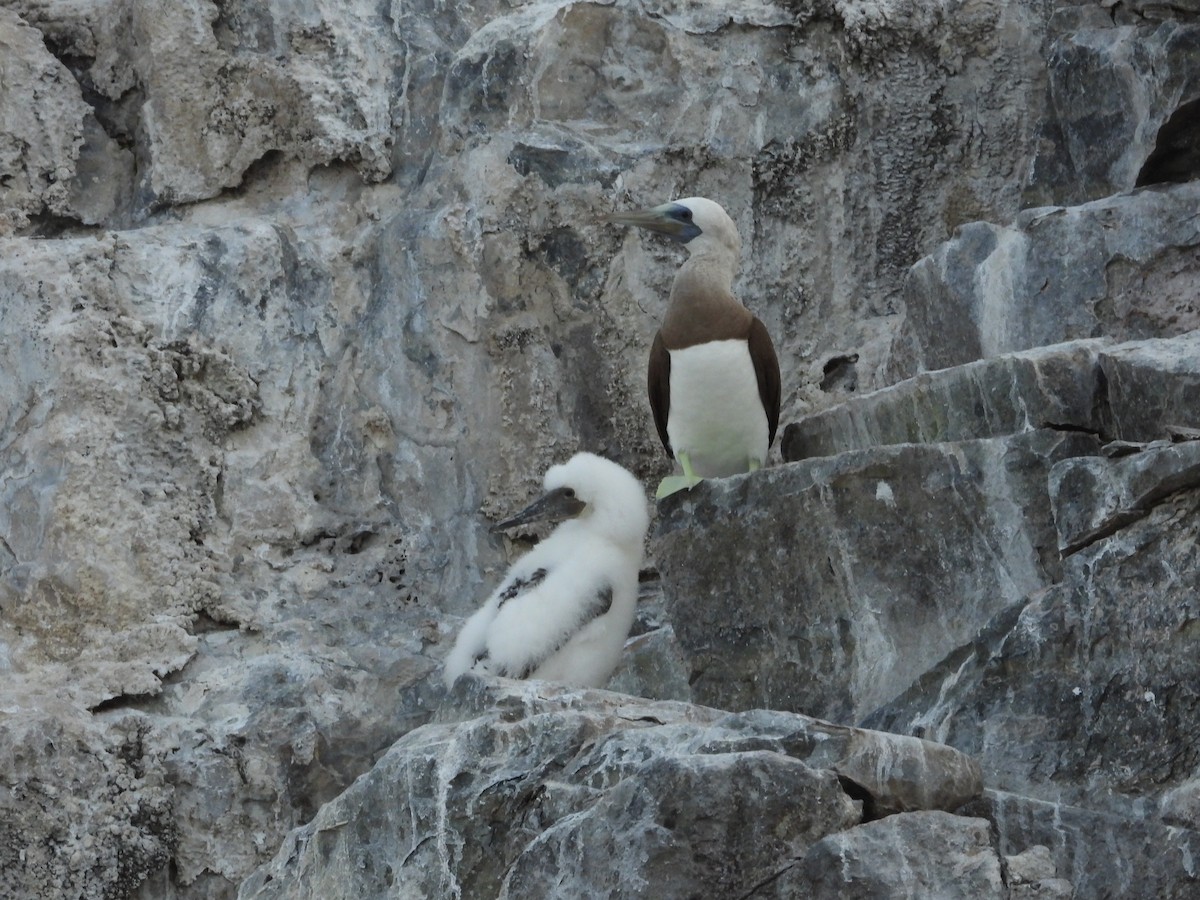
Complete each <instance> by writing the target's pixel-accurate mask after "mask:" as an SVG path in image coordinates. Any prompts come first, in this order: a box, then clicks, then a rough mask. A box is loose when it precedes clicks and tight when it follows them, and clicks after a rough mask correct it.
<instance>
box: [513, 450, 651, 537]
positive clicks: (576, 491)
mask: <svg viewBox="0 0 1200 900" xmlns="http://www.w3.org/2000/svg"><path fill="white" fill-rule="evenodd" d="M542 488H543V491H544V493H543V494H542V496H541V497H540V498H539V499H537V500H536V501H534V502H533V503H532V504H531V505H530V506H528V507H526V508H525V509H523V510H522V511H521V512H519V513H517V514H516V515H515V516H513V517H512V518H511V519H506V520H505V521H503V522H500V523H499V524H498V525H495V526H493V528H492V530H493V531H500V530H502V529H505V528H511V527H513V526H514V525H528V524H530V523H533V522H562V521H565V520H567V519H575V520H578V521H579V522H580V524H581V525H582V526H583V527H587V528H588V529H589V530H592V531H595V532H598V533H600V534H603V535H605V536H606V537H608V538H609V539H610V540H612V541H613V542H615V543H618V544H621V545H626V546H629V547H636V549H637V550H638V551H639V552H640V551H641V546H642V538H643V537H644V536H645V534H646V528H647V527H649V525H650V517H649V515H648V513H647V512H646V495H645V493H644V491H643V490H642V485H641V483H640V482H639V481H638V480H637V479H636V478H634V477H633V475H631V474H630V473H629V472H628V471H627V470H626V469H624V468H622V467H621V466H619V465H617V464H616V463H615V462H611V461H609V460H607V459H604V458H603V457H600V456H596V455H595V454H594V453H576V454H575V455H574V456H572V457H571V458H570V459H569V460H567V461H566V462H565V463H561V464H560V465H557V466H551V467H550V469H549V470H547V472H546V477H545V478H544V479H543V480H542Z"/></svg>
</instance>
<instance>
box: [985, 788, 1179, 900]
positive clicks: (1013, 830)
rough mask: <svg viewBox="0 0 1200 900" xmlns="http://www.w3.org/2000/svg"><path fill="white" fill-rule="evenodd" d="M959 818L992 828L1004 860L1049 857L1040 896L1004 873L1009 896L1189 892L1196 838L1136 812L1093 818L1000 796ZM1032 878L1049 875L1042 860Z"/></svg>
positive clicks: (988, 796)
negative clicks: (1033, 854)
mask: <svg viewBox="0 0 1200 900" xmlns="http://www.w3.org/2000/svg"><path fill="white" fill-rule="evenodd" d="M962 814H964V815H975V816H980V817H985V818H987V819H988V820H989V821H991V822H993V823H994V824H995V827H996V830H997V833H998V838H999V846H1000V852H1001V853H1002V854H1003V855H1004V856H1005V857H1006V858H1007V859H1012V858H1013V857H1019V856H1022V855H1024V854H1025V853H1026V852H1027V851H1029V850H1032V849H1034V848H1037V847H1045V848H1047V849H1048V850H1049V855H1050V857H1051V860H1052V862H1051V865H1052V866H1053V871H1054V872H1055V873H1056V875H1055V877H1053V878H1045V880H1042V881H1041V882H1040V884H1042V885H1043V887H1042V888H1039V890H1040V892H1034V891H1032V890H1026V888H1031V887H1032V885H1030V884H1028V883H1026V884H1024V885H1022V884H1020V883H1019V882H1017V880H1016V879H1015V878H1013V873H1012V871H1011V870H1010V887H1011V888H1012V895H1013V896H1014V897H1029V896H1034V897H1060V896H1066V897H1075V898H1082V897H1165V898H1170V900H1186V898H1188V897H1191V896H1193V895H1194V894H1195V893H1196V886H1197V880H1198V878H1197V872H1196V867H1195V859H1196V853H1197V850H1198V849H1200V832H1197V831H1195V830H1192V829H1187V828H1176V827H1172V826H1169V825H1165V824H1163V823H1162V822H1159V821H1156V820H1155V819H1154V818H1153V816H1145V815H1142V814H1140V813H1137V812H1133V813H1128V814H1118V813H1111V812H1097V811H1095V810H1091V809H1087V808H1083V807H1077V806H1071V805H1069V804H1064V803H1049V802H1046V801H1043V800H1036V799H1033V798H1030V797H1024V796H1019V795H1015V794H1009V793H1006V792H1003V791H986V792H985V793H984V797H983V798H982V799H981V800H979V801H976V802H973V803H971V804H968V805H967V806H966V807H965V808H964V809H963V810H962ZM1039 855H1040V854H1039ZM1027 871H1028V870H1027ZM1037 871H1040V872H1044V873H1046V874H1049V871H1050V867H1049V866H1047V865H1045V864H1044V861H1043V864H1042V865H1040V866H1039V867H1038V869H1037ZM1043 878H1044V876H1043ZM1014 882H1016V883H1014ZM1063 882H1066V884H1063ZM1035 883H1038V882H1035ZM1068 885H1069V886H1070V891H1072V892H1073V893H1071V892H1068V890H1067V887H1068Z"/></svg>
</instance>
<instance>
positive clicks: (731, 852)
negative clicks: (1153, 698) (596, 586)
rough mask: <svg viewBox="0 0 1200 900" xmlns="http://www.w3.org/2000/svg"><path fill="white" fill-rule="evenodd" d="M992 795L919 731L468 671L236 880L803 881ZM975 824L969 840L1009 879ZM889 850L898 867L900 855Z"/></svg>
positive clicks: (330, 888)
mask: <svg viewBox="0 0 1200 900" xmlns="http://www.w3.org/2000/svg"><path fill="white" fill-rule="evenodd" d="M444 720H449V721H444ZM979 794H980V781H979V772H978V768H977V766H976V764H975V763H974V761H972V760H970V759H969V758H968V757H966V756H964V755H962V754H960V753H957V752H956V751H954V750H951V749H949V748H947V747H939V746H937V745H934V744H930V743H928V742H926V741H920V740H916V739H914V738H904V737H900V736H897V735H888V734H880V733H877V732H869V731H863V730H861V729H853V728H845V727H841V726H835V725H829V724H827V723H824V722H819V721H816V720H813V719H808V718H806V717H804V716H797V715H792V714H788V713H778V712H767V711H757V712H753V713H745V714H729V713H724V712H720V711H717V710H712V709H706V708H704V707H700V706H691V705H688V704H680V703H666V702H651V701H646V700H637V699H634V698H631V697H628V696H623V695H619V694H605V693H603V692H596V691H591V692H586V691H584V692H580V691H567V690H564V689H556V688H554V687H552V686H550V685H542V684H539V683H536V682H534V683H528V684H516V683H502V684H500V685H498V686H496V685H488V684H487V683H483V682H479V681H477V680H475V679H472V678H470V677H468V678H464V679H461V680H460V681H459V682H458V684H457V685H456V693H455V694H454V695H453V696H452V697H451V700H450V703H449V704H448V705H447V707H446V708H445V709H444V710H443V712H442V713H441V715H440V716H439V722H438V724H432V725H426V726H424V727H422V728H419V729H417V730H416V731H413V732H411V733H410V734H408V735H406V736H405V737H404V738H401V739H400V740H399V741H397V742H396V744H394V745H393V746H392V748H391V749H390V750H389V751H388V752H387V754H386V755H385V756H384V757H383V758H382V759H381V760H380V761H379V763H378V764H377V765H376V766H375V768H374V769H372V770H371V772H370V773H369V774H367V775H365V776H364V777H362V778H360V779H359V780H358V781H357V782H355V784H354V786H353V787H352V788H351V789H350V790H348V791H346V792H345V793H344V794H342V795H341V796H340V797H338V798H337V799H336V800H335V801H333V802H332V803H329V804H327V805H326V806H325V807H324V808H323V809H322V810H321V812H320V813H319V814H318V815H317V817H316V818H315V819H314V820H313V821H312V822H311V823H309V824H308V825H306V826H305V827H304V828H301V829H298V830H297V831H294V832H292V834H291V835H290V836H289V837H288V839H287V841H286V842H285V844H284V846H283V847H282V848H281V849H280V852H279V855H278V856H277V857H276V858H275V860H274V862H273V863H272V864H271V865H270V866H267V867H264V868H263V869H261V870H259V872H257V873H256V874H255V875H254V876H252V877H251V878H250V879H248V880H247V881H246V883H245V884H244V885H243V886H242V890H241V893H240V895H239V896H241V897H243V898H260V900H266V898H275V897H278V898H284V897H287V898H294V897H314V898H315V897H351V896H385V895H388V894H389V893H391V892H398V893H400V894H401V895H403V896H422V897H434V896H451V895H453V896H459V895H461V896H464V897H490V896H502V897H552V896H555V897H570V896H574V897H579V896H593V895H597V894H602V895H604V896H613V897H642V896H656V897H663V898H683V897H697V896H720V897H734V896H747V895H751V894H753V895H755V896H797V895H798V894H795V893H791V894H789V893H783V894H779V893H776V892H775V890H774V886H773V885H774V883H775V881H776V880H777V879H779V878H780V876H781V875H788V876H789V881H790V882H791V883H793V885H794V887H793V888H789V890H796V891H799V892H800V893H801V894H802V893H803V892H804V891H803V887H802V886H803V885H804V884H805V883H807V880H808V876H798V875H794V874H791V873H792V872H793V870H795V869H796V867H797V865H798V863H799V861H800V860H801V859H803V858H804V857H805V854H806V853H808V854H809V855H810V856H811V855H812V852H813V851H814V850H816V849H817V848H820V847H821V846H822V845H823V844H825V843H826V842H827V841H828V840H829V836H831V835H833V836H839V837H840V836H843V835H844V836H845V840H847V841H854V840H855V838H854V837H853V835H855V834H857V833H858V832H859V831H861V830H863V829H864V828H870V827H871V826H862V827H861V828H860V827H856V826H859V825H860V823H861V822H862V821H864V817H866V818H871V817H874V816H876V815H879V814H881V813H882V811H885V810H886V811H897V810H920V809H928V808H933V809H938V808H942V807H951V808H954V807H958V806H960V805H962V804H963V803H964V802H966V801H969V800H972V799H974V798H976V797H977V796H978V795H979ZM910 815H914V813H905V814H904V815H900V816H896V817H893V818H889V819H886V820H885V821H888V822H891V821H900V820H903V821H905V822H907V821H908V816H910ZM953 819H955V817H954V816H949V815H947V816H946V817H945V820H942V819H938V820H935V821H937V822H939V823H941V822H945V821H946V820H953ZM920 821H924V820H920ZM978 822H979V820H972V823H973V824H972V827H973V829H974V830H973V831H971V832H970V833H969V834H968V835H967V836H966V838H965V840H966V841H967V842H968V843H970V844H971V849H970V854H971V855H980V856H981V857H982V858H981V859H980V860H979V867H981V868H986V867H987V866H988V863H989V855H990V867H991V870H993V871H992V873H991V874H992V877H993V879H994V880H997V881H998V878H996V876H998V873H999V864H998V859H997V857H996V854H995V851H994V850H993V848H992V846H991V843H990V842H989V841H988V839H987V836H986V827H987V823H986V822H982V823H980V824H982V825H983V828H984V834H983V838H982V841H980V839H979V838H980V835H979V834H978V828H977V827H975V823H978ZM930 830H931V829H929V828H925V829H924V830H922V831H919V832H918V835H915V836H914V837H913V838H912V839H913V840H914V841H919V840H922V839H923V840H927V841H934V840H936V837H935V835H934V834H928V832H929V831H930ZM933 830H934V831H936V829H933ZM943 830H944V831H945V832H946V834H950V833H954V834H955V835H956V837H957V830H956V829H954V828H953V827H952V826H948V825H943ZM944 836H945V835H943V837H944ZM881 844H885V845H887V849H886V850H883V852H885V853H886V852H891V853H897V852H904V850H905V847H904V844H903V842H897V841H888V840H885V841H882V842H881ZM882 849H883V848H882V847H876V848H866V849H864V851H863V854H864V856H872V855H873V854H877V853H878V852H880V850H882ZM931 849H932V845H931ZM956 849H957V848H956ZM835 852H836V851H835ZM964 852H965V851H964ZM817 856H818V858H819V857H820V853H818V854H817ZM875 862H876V866H875V867H873V869H872V874H873V876H874V877H877V878H878V877H887V876H885V868H886V869H890V871H891V875H890V878H889V880H888V883H890V884H892V885H893V886H895V885H898V884H901V883H902V874H901V872H900V870H897V869H896V868H895V867H894V866H893V865H892V863H893V862H894V860H890V859H886V860H880V859H876V860H875ZM806 865H807V863H806ZM817 868H818V869H821V868H824V867H822V866H820V865H819V864H817ZM834 868H836V866H835V867H834ZM318 873H319V874H318ZM313 874H316V875H317V877H315V878H314V877H312V875H313ZM954 877H955V878H956V879H957V882H958V883H960V884H962V885H963V886H964V888H966V887H970V886H972V884H973V881H974V880H973V878H971V877H961V876H957V875H956V876H954Z"/></svg>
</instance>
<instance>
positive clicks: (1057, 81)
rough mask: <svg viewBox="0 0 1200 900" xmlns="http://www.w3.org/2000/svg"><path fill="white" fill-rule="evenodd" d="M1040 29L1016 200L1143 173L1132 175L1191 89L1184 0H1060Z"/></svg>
mask: <svg viewBox="0 0 1200 900" xmlns="http://www.w3.org/2000/svg"><path fill="white" fill-rule="evenodd" d="M1101 6H1105V7H1113V8H1114V10H1113V11H1111V12H1110V10H1109V9H1101V8H1100V7H1101ZM1151 9H1152V10H1153V11H1151ZM1147 13H1149V14H1148V15H1147ZM1176 18H1177V19H1178V21H1175V19H1176ZM1049 32H1050V34H1051V35H1052V42H1051V43H1050V46H1049V48H1048V53H1047V56H1046V76H1047V78H1046V93H1047V98H1046V110H1047V113H1046V115H1045V117H1044V118H1043V119H1042V121H1041V123H1040V133H1039V135H1038V139H1037V152H1036V155H1035V156H1034V158H1033V160H1032V164H1031V167H1030V174H1029V179H1028V184H1027V186H1026V189H1025V193H1024V196H1023V201H1024V203H1023V205H1024V206H1045V205H1048V204H1075V203H1081V202H1084V201H1087V200H1094V199H1096V198H1098V197H1104V196H1107V195H1109V194H1115V193H1118V192H1120V191H1124V190H1129V189H1130V188H1132V187H1133V186H1134V185H1135V184H1144V183H1147V182H1146V181H1145V180H1144V179H1140V178H1139V176H1140V175H1142V174H1143V173H1144V171H1145V163H1146V162H1147V160H1148V159H1149V158H1150V156H1151V154H1152V153H1153V151H1154V149H1155V146H1156V143H1157V137H1158V134H1159V130H1160V129H1161V127H1162V126H1163V124H1164V123H1165V122H1166V121H1167V120H1168V119H1169V118H1170V116H1171V115H1172V113H1174V112H1175V110H1176V109H1177V108H1179V107H1180V106H1181V104H1182V103H1184V102H1185V101H1187V100H1190V99H1193V98H1195V97H1196V95H1197V93H1198V92H1200V74H1198V73H1200V68H1198V62H1200V27H1197V25H1196V20H1195V14H1194V12H1189V11H1188V9H1187V4H1186V3H1185V4H1174V3H1171V4H1167V3H1161V4H1154V3H1150V2H1134V3H1115V4H1101V5H1096V4H1078V5H1064V6H1062V7H1060V8H1058V9H1056V11H1055V13H1054V15H1053V17H1052V19H1051V22H1050V27H1049ZM1191 174H1192V175H1193V176H1194V174H1195V173H1194V171H1193V172H1192V173H1191Z"/></svg>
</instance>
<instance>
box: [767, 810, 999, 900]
mask: <svg viewBox="0 0 1200 900" xmlns="http://www.w3.org/2000/svg"><path fill="white" fill-rule="evenodd" d="M990 829H991V825H990V824H989V823H988V821H987V820H986V819H966V820H964V819H962V818H961V817H959V816H952V815H950V814H948V813H944V812H912V813H905V814H904V815H899V816H890V817H888V818H886V819H883V820H881V821H878V822H869V823H868V824H866V825H863V826H861V827H860V828H853V829H850V830H848V831H843V832H840V833H839V834H833V835H830V836H829V837H826V838H824V839H823V840H821V841H820V842H819V843H817V844H816V845H814V846H813V847H812V848H811V849H809V851H808V853H807V854H806V855H805V857H804V860H803V861H802V862H801V864H800V866H799V867H798V868H797V869H795V870H793V871H794V872H796V873H797V874H796V875H792V874H791V873H787V874H785V875H784V877H783V879H781V881H782V884H781V885H780V887H781V888H782V889H783V892H782V895H783V896H792V897H813V898H823V897H837V898H848V897H855V898H879V900H884V898H892V897H896V898H900V897H904V898H911V900H918V898H934V897H940V898H954V897H981V898H982V897H997V898H1002V897H1008V896H1009V894H1008V890H1007V888H1006V886H1005V883H1004V879H1003V878H1002V876H1001V869H1000V858H999V856H998V855H997V853H996V849H995V848H994V847H993V846H992V841H991V835H990V833H989V832H990Z"/></svg>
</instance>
